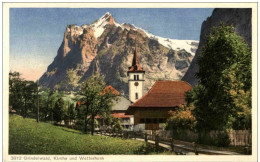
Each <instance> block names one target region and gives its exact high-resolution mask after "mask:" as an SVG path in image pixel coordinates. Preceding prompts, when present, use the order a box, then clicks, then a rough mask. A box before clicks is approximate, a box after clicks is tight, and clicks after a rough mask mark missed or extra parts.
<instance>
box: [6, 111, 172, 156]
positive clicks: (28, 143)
mask: <svg viewBox="0 0 260 162" xmlns="http://www.w3.org/2000/svg"><path fill="white" fill-rule="evenodd" d="M9 154H48V155H51V154H63V155H82V154H128V155H129V154H172V153H170V152H168V151H165V150H163V149H161V150H159V152H156V151H155V149H154V147H152V146H150V145H146V144H145V143H144V142H140V141H135V140H127V139H121V138H112V137H105V136H98V135H95V136H91V135H88V134H83V133H82V132H79V131H76V130H73V129H68V128H65V127H59V126H54V125H52V124H48V123H37V122H36V120H35V119H28V118H26V119H23V118H22V117H21V116H18V115H10V116H9Z"/></svg>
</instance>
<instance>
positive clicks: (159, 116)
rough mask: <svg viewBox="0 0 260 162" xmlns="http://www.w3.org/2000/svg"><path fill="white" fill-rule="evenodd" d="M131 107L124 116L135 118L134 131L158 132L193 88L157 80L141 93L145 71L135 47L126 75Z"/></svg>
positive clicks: (184, 102)
mask: <svg viewBox="0 0 260 162" xmlns="http://www.w3.org/2000/svg"><path fill="white" fill-rule="evenodd" d="M127 75H128V78H129V79H128V84H129V100H130V101H131V103H132V104H131V105H130V106H129V107H128V109H127V110H126V113H125V115H133V116H134V131H142V130H158V129H162V125H163V124H165V123H166V120H167V118H168V117H169V116H168V112H169V111H170V110H173V111H174V110H176V109H177V108H178V106H180V105H183V104H186V101H185V93H186V92H187V91H189V90H191V89H192V87H191V85H190V84H188V83H187V82H184V81H167V80H160V81H156V82H155V84H154V85H153V86H152V88H151V89H150V90H149V91H148V92H147V93H146V94H144V92H143V87H144V82H145V71H144V69H143V68H142V67H141V65H140V63H139V60H138V56H137V49H136V48H135V51H134V57H133V61H132V66H131V67H129V70H128V72H127Z"/></svg>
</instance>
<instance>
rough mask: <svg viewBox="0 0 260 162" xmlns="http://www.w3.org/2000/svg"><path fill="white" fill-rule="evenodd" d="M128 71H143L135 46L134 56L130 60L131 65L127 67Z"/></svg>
mask: <svg viewBox="0 0 260 162" xmlns="http://www.w3.org/2000/svg"><path fill="white" fill-rule="evenodd" d="M128 72H144V70H143V68H142V67H141V65H140V63H139V59H138V56H137V50H136V47H135V52H134V57H133V61H132V66H130V67H129V70H128Z"/></svg>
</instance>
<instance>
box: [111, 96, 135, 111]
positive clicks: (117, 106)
mask: <svg viewBox="0 0 260 162" xmlns="http://www.w3.org/2000/svg"><path fill="white" fill-rule="evenodd" d="M113 104H114V105H113V106H112V111H126V110H127V108H128V107H129V106H130V105H131V102H130V101H129V100H128V99H126V98H125V97H123V96H119V97H118V100H117V101H115V100H114V101H113Z"/></svg>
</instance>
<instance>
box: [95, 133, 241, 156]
mask: <svg viewBox="0 0 260 162" xmlns="http://www.w3.org/2000/svg"><path fill="white" fill-rule="evenodd" d="M98 135H100V134H98ZM102 135H104V134H102ZM105 135H106V136H110V135H109V134H107V133H106V134H105ZM131 139H135V140H138V141H144V139H142V138H131ZM148 143H150V144H155V141H153V140H148ZM159 146H160V147H163V148H165V149H167V150H170V151H172V148H171V144H170V143H169V142H163V143H162V142H159ZM174 151H175V152H178V153H181V154H186V155H195V153H194V148H193V147H192V146H189V145H184V144H180V143H174ZM197 151H198V152H199V155H241V154H239V153H237V152H231V151H218V150H212V149H205V148H197Z"/></svg>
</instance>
